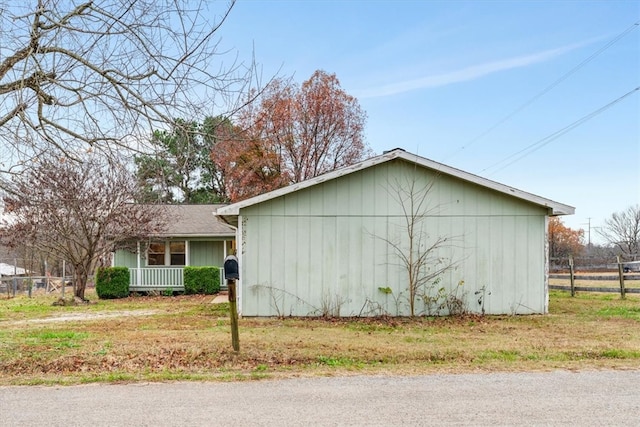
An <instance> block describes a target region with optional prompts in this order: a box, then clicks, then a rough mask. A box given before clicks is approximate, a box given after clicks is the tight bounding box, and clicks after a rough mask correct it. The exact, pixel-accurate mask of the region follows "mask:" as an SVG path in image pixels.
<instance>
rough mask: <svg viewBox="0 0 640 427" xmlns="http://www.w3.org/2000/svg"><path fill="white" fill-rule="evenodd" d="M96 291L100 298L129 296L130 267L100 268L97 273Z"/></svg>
mask: <svg viewBox="0 0 640 427" xmlns="http://www.w3.org/2000/svg"><path fill="white" fill-rule="evenodd" d="M96 293H97V294H98V298H100V299H112V298H126V297H128V296H129V269H128V268H127V267H105V268H99V269H98V272H97V274H96Z"/></svg>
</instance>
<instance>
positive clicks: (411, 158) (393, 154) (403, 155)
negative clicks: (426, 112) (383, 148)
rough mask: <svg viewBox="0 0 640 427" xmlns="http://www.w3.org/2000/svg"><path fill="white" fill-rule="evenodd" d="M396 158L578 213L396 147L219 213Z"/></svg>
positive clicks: (232, 211) (557, 209) (233, 211)
mask: <svg viewBox="0 0 640 427" xmlns="http://www.w3.org/2000/svg"><path fill="white" fill-rule="evenodd" d="M393 159H403V160H406V161H407V162H410V163H415V164H418V165H421V166H423V167H425V168H428V169H431V170H434V171H436V172H440V173H443V174H446V175H450V176H454V177H456V178H459V179H462V180H464V181H468V182H471V183H474V184H477V185H480V186H482V187H486V188H490V189H492V190H495V191H498V192H500V193H504V194H508V195H510V196H512V197H516V198H519V199H522V200H526V201H528V202H531V203H533V204H536V205H539V206H544V207H546V208H548V209H549V215H551V216H556V215H572V214H574V213H575V208H574V207H573V206H569V205H565V204H563V203H558V202H554V201H553V200H550V199H546V198H544V197H540V196H536V195H535V194H531V193H527V192H526V191H522V190H518V189H517V188H513V187H510V186H508V185H504V184H500V183H499V182H495V181H491V180H489V179H486V178H482V177H480V176H478V175H474V174H471V173H469V172H465V171H462V170H460V169H456V168H453V167H451V166H447V165H445V164H442V163H438V162H435V161H433V160H429V159H427V158H424V157H421V156H418V155H417V154H411V153H408V152H406V151H404V150H402V149H396V150H393V151H390V152H387V153H385V154H382V155H379V156H376V157H372V158H370V159H367V160H364V161H362V162H359V163H356V164H353V165H351V166H347V167H344V168H342V169H338V170H335V171H333V172H329V173H326V174H324V175H320V176H317V177H315V178H311V179H308V180H306V181H303V182H298V183H296V184H292V185H289V186H287V187H283V188H279V189H277V190H274V191H270V192H268V193H264V194H260V195H258V196H254V197H251V198H249V199H246V200H242V201H240V202H237V203H233V204H230V205H227V206H224V207H221V208H218V209H217V210H216V214H217V215H220V216H235V215H239V214H240V209H242V208H245V207H247V206H252V205H255V204H258V203H262V202H264V201H267V200H271V199H275V198H276V197H280V196H284V195H287V194H290V193H293V192H295V191H298V190H302V189H303V188H307V187H311V186H314V185H316V184H320V183H322V182H326V181H331V180H332V179H335V178H338V177H341V176H344V175H348V174H350V173H353V172H357V171H360V170H363V169H366V168H369V167H371V166H375V165H378V164H380V163H384V162H388V161H390V160H393Z"/></svg>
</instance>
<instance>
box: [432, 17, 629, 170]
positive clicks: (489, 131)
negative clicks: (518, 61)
mask: <svg viewBox="0 0 640 427" xmlns="http://www.w3.org/2000/svg"><path fill="white" fill-rule="evenodd" d="M639 26H640V21H637V22H635V23H633V24H632V25H631V26H629V27H628V28H627V29H625V30H624V31H623V32H621V33H620V34H618V35H617V36H616V37H614V38H613V39H612V40H611V41H609V42H608V43H607V44H605V45H604V46H602V47H601V48H600V49H598V50H597V51H595V52H594V53H592V54H591V55H590V56H589V57H587V58H586V59H585V60H583V61H582V62H580V63H579V64H578V65H576V66H575V67H573V68H572V69H571V70H569V71H568V72H566V73H565V74H563V75H562V76H561V77H560V78H559V79H557V80H556V81H554V82H553V83H551V84H550V85H549V86H547V87H546V88H544V89H543V90H542V91H541V92H539V93H538V94H536V95H535V96H534V97H533V98H531V99H529V100H528V101H526V102H525V103H524V104H522V105H520V106H519V107H518V108H516V109H515V110H513V111H512V112H511V113H509V114H507V115H506V116H504V117H503V118H502V119H500V120H498V122H496V123H495V124H494V125H493V126H491V127H489V128H488V129H487V130H485V131H484V132H482V133H481V134H479V135H478V136H476V137H475V138H473V139H471V140H470V141H469V142H467V143H466V144H465V145H463V146H462V147H460V148H459V149H458V150H456V151H454V152H453V153H452V154H450V155H449V156H447V157H445V158H444V159H442V161H446V160H447V159H449V158H451V157H453V156H454V155H455V154H457V153H459V152H460V151H462V150H464V149H466V148H468V147H470V146H471V145H473V144H475V143H476V142H478V141H479V140H481V139H482V138H484V137H485V136H487V135H488V134H490V133H491V132H493V131H494V130H495V129H496V128H498V127H499V126H501V125H502V124H504V123H505V122H507V121H508V120H510V119H511V118H512V117H513V116H515V115H516V114H518V113H519V112H520V111H522V110H524V109H525V108H527V107H528V106H529V105H531V104H533V103H534V102H535V101H537V100H538V99H540V98H541V97H542V96H544V95H546V94H547V93H548V92H550V91H551V90H552V89H554V88H555V87H556V86H558V85H559V84H560V83H562V82H563V81H565V80H566V79H567V78H569V77H570V76H571V75H573V74H575V73H576V72H577V71H578V70H579V69H581V68H582V67H584V66H585V65H587V64H588V63H589V62H591V61H593V60H594V59H595V58H596V57H598V56H599V55H600V54H601V53H602V52H604V51H605V50H607V49H609V48H610V47H611V46H613V45H614V44H616V43H617V42H618V41H619V40H620V39H622V38H624V37H625V36H626V35H627V34H629V33H630V32H632V31H633V30H635V29H636V28H638V27H639Z"/></svg>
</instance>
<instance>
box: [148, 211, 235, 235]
mask: <svg viewBox="0 0 640 427" xmlns="http://www.w3.org/2000/svg"><path fill="white" fill-rule="evenodd" d="M223 206H225V205H222V204H218V205H164V206H163V209H166V210H167V214H168V216H169V223H168V226H167V229H166V230H165V231H164V232H162V233H161V234H159V235H158V236H159V237H235V235H236V230H235V228H233V227H231V226H230V225H228V224H227V223H225V222H224V221H222V219H220V218H219V217H218V216H216V215H215V211H216V209H218V208H221V207H223Z"/></svg>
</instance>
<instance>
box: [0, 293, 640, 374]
mask: <svg viewBox="0 0 640 427" xmlns="http://www.w3.org/2000/svg"><path fill="white" fill-rule="evenodd" d="M88 296H89V298H90V299H92V304H89V305H86V306H77V307H53V306H52V305H51V303H52V302H53V301H54V297H47V296H39V297H37V298H31V299H29V298H27V297H23V296H20V297H16V298H12V299H6V298H4V299H0V385H9V384H78V383H87V382H118V381H169V380H214V381H217V380H238V379H248V380H250V379H261V378H282V377H291V376H315V375H352V374H386V373H394V374H417V373H435V372H490V371H521V370H550V369H605V368H606V369H638V368H640V297H639V296H638V295H635V294H634V295H628V296H627V298H626V299H625V300H621V299H620V297H619V296H618V295H616V294H586V293H585V294H580V295H578V296H577V297H576V298H571V297H570V296H569V295H568V293H567V292H552V293H551V295H550V314H549V315H544V316H541V315H534V316H484V317H481V316H466V317H457V318H420V319H391V318H374V319H313V320H310V319H295V318H291V319H289V318H287V319H251V318H248V319H241V320H240V350H241V351H240V353H239V354H234V353H233V351H232V349H231V333H230V326H229V319H228V304H211V301H212V297H210V296H178V297H132V298H127V299H122V300H98V299H97V298H96V297H95V295H92V294H88Z"/></svg>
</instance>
